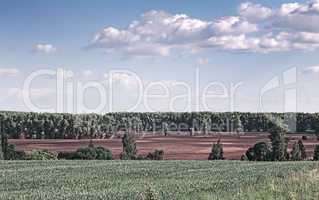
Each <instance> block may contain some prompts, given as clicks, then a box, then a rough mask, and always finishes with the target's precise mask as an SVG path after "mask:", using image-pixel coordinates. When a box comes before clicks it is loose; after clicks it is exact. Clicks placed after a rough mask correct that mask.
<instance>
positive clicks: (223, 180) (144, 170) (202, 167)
mask: <svg viewBox="0 0 319 200" xmlns="http://www.w3.org/2000/svg"><path fill="white" fill-rule="evenodd" d="M317 167H318V163H316V162H310V161H308V162H273V163H272V162H240V161H61V160H60V161H6V162H5V161H1V162H0V199H6V200H40V199H41V200H46V199H54V200H62V199H68V200H83V199H85V200H87V199H92V200H93V199H94V200H99V199H101V200H102V199H103V200H107V199H116V200H121V199H143V198H144V199H146V198H145V197H147V196H150V195H148V193H150V194H152V195H154V198H157V199H164V200H171V199H273V198H268V197H273V196H271V195H279V196H280V195H282V196H283V199H287V198H284V197H286V196H284V195H285V193H286V192H287V189H286V188H289V189H291V195H292V198H291V199H293V195H295V196H296V195H297V196H296V199H299V198H298V195H299V194H300V193H301V192H302V193H307V194H310V193H311V195H312V194H313V193H314V192H316V188H318V180H319V178H318V177H319V176H318V173H317V171H316V170H314V169H317ZM314 174H315V176H314ZM310 177H311V178H313V177H316V178H313V179H311V180H310ZM301 181H302V182H301ZM277 186H278V187H277ZM306 189H307V191H306ZM300 191H301V192H300ZM282 193H283V194H282ZM269 195H270V196H269ZM235 197H236V198H235ZM304 197H305V198H304V199H307V198H308V196H304ZM306 197H307V198H306ZM278 199H280V198H278ZM309 199H311V198H310V197H309Z"/></svg>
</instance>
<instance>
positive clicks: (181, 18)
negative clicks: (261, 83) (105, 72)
mask: <svg viewBox="0 0 319 200" xmlns="http://www.w3.org/2000/svg"><path fill="white" fill-rule="evenodd" d="M237 14H238V16H236V15H235V16H224V17H221V18H219V19H211V20H202V19H197V18H194V17H190V16H188V15H186V14H170V13H167V12H164V11H155V10H152V11H149V12H146V13H144V14H142V15H141V16H140V17H139V18H138V19H137V20H135V21H132V22H131V23H130V24H129V25H128V26H127V27H126V28H123V29H118V28H115V27H106V28H105V29H103V30H102V31H100V32H99V33H97V34H96V35H95V37H94V38H93V39H92V41H91V42H90V43H89V45H88V47H89V48H102V49H104V50H105V51H106V52H107V53H113V54H119V55H122V56H168V55H170V54H172V53H180V54H183V55H184V54H185V53H197V52H199V51H203V50H205V49H207V48H208V49H209V48H213V49H222V50H226V51H244V52H259V53H268V52H280V51H292V50H303V51H306V50H315V49H317V48H319V41H318V35H317V34H318V33H319V26H318V22H319V1H318V0H317V1H312V2H307V3H285V4H282V5H280V6H279V7H277V8H270V7H267V6H264V5H261V4H253V3H250V2H246V3H243V4H240V5H239V7H238V13H237Z"/></svg>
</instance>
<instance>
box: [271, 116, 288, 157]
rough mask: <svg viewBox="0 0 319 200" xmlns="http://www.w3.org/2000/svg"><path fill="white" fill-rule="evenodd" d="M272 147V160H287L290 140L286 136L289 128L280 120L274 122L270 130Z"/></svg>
mask: <svg viewBox="0 0 319 200" xmlns="http://www.w3.org/2000/svg"><path fill="white" fill-rule="evenodd" d="M269 132H270V134H271V135H270V140H271V147H272V156H271V157H272V160H274V161H284V160H287V158H288V157H289V154H288V153H287V147H288V140H287V138H286V132H287V128H286V127H285V126H284V125H283V124H282V123H280V122H277V123H274V126H273V127H272V128H271V129H270V130H269Z"/></svg>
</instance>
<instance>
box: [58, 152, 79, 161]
mask: <svg viewBox="0 0 319 200" xmlns="http://www.w3.org/2000/svg"><path fill="white" fill-rule="evenodd" d="M74 157H75V152H64V151H63V152H59V153H58V159H59V160H60V159H66V160H72V159H74Z"/></svg>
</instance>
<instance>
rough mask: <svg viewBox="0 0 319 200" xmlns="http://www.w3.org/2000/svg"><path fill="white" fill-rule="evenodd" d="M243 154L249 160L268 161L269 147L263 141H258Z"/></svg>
mask: <svg viewBox="0 0 319 200" xmlns="http://www.w3.org/2000/svg"><path fill="white" fill-rule="evenodd" d="M245 156H246V157H247V159H248V160H250V161H269V160H270V159H271V151H270V147H269V145H268V144H267V143H265V142H258V143H256V144H255V145H254V146H253V147H250V148H249V149H248V150H247V151H246V154H245Z"/></svg>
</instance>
